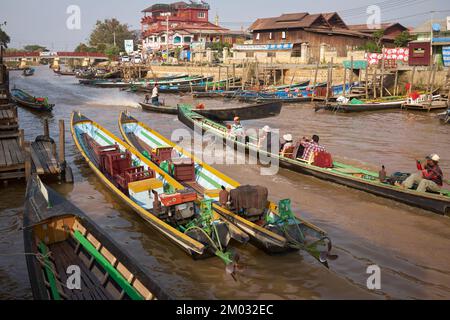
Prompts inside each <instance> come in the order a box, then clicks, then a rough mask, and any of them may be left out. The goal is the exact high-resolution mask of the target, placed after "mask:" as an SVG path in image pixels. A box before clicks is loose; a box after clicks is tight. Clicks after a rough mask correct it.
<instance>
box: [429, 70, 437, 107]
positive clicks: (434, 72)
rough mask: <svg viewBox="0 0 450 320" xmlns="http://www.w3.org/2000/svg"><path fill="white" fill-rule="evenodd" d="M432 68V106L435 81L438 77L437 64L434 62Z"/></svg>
mask: <svg viewBox="0 0 450 320" xmlns="http://www.w3.org/2000/svg"><path fill="white" fill-rule="evenodd" d="M432 69H433V71H432V76H431V83H430V106H431V104H432V103H433V91H434V81H435V79H436V71H437V66H436V64H435V63H433V68H432Z"/></svg>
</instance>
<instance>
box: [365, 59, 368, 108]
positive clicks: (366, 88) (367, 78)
mask: <svg viewBox="0 0 450 320" xmlns="http://www.w3.org/2000/svg"><path fill="white" fill-rule="evenodd" d="M365 76H366V84H365V86H366V99H367V100H368V99H369V62H367V65H366V75H365Z"/></svg>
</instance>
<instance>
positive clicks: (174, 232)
mask: <svg viewBox="0 0 450 320" xmlns="http://www.w3.org/2000/svg"><path fill="white" fill-rule="evenodd" d="M74 114H75V113H72V118H71V122H70V130H71V133H72V138H73V140H74V141H75V145H76V146H77V148H78V150H79V151H80V153H81V154H82V156H83V157H84V159H85V160H86V162H87V163H88V164H89V166H90V167H91V169H92V170H93V171H94V172H95V174H96V175H97V177H98V178H99V179H100V180H101V181H102V182H103V183H104V184H105V185H106V186H107V187H108V188H109V189H110V190H111V191H113V192H114V193H115V194H116V195H117V196H119V197H120V198H121V199H122V200H123V201H125V202H126V203H127V204H128V205H129V206H130V207H131V208H133V210H135V211H136V212H138V213H139V214H140V215H141V216H143V217H145V219H146V220H148V221H149V222H150V223H152V224H154V225H155V227H157V228H159V229H161V230H167V231H169V232H170V234H168V236H170V237H171V238H172V239H173V240H174V241H176V242H179V243H181V242H180V241H179V239H177V237H178V238H181V239H183V240H184V241H185V242H187V243H189V245H190V246H192V248H193V250H194V251H195V252H196V253H198V254H202V253H203V251H204V249H205V246H204V245H203V244H201V243H200V242H198V241H196V240H194V239H192V238H191V237H189V236H187V235H185V234H184V233H182V232H180V231H178V230H177V229H175V228H173V227H172V226H170V225H168V224H167V223H165V222H163V221H162V220H160V219H158V218H157V217H155V216H154V215H153V214H151V213H150V212H148V211H147V210H145V209H143V208H142V207H140V206H138V205H137V204H136V203H135V202H134V201H132V200H131V199H130V198H128V197H127V196H125V195H124V194H123V193H122V192H120V190H119V189H117V188H116V186H115V185H114V184H112V183H111V182H110V181H109V180H108V179H106V177H105V176H104V175H103V173H102V172H101V171H100V170H98V168H97V167H96V166H95V165H94V164H93V163H92V162H91V160H90V159H89V157H88V156H87V155H86V153H85V152H84V150H83V148H82V147H81V145H80V143H79V141H78V139H77V136H76V133H75V128H74V123H73V116H74ZM80 123H90V124H91V125H93V126H95V127H97V128H99V129H100V130H103V131H104V132H105V133H106V134H108V135H109V137H110V138H112V139H114V140H115V141H117V142H118V143H120V144H122V145H123V146H125V147H126V148H127V149H128V150H129V151H130V152H131V153H133V155H135V156H138V157H139V159H141V160H142V161H144V162H145V164H147V165H148V166H149V167H151V168H152V169H153V167H156V166H155V165H154V164H153V163H150V161H149V160H147V159H145V158H144V157H141V156H140V153H139V152H138V151H137V150H135V149H134V148H132V147H131V146H129V145H128V144H127V143H125V142H124V141H121V140H119V139H118V138H116V137H115V136H114V135H113V134H112V133H111V132H109V131H108V130H106V129H104V128H102V127H101V126H100V125H98V124H97V123H95V122H94V121H92V120H90V121H80V122H78V123H77V124H80ZM158 169H159V168H158ZM159 170H160V169H159ZM160 171H162V170H160ZM161 174H163V175H164V176H165V177H166V174H165V172H162V173H161ZM172 180H173V179H172V178H170V179H167V181H168V182H170V183H172ZM174 185H175V186H180V187H179V188H178V187H177V189H178V190H182V189H184V187H183V186H182V185H180V184H179V183H178V182H176V183H174ZM184 247H185V246H184ZM185 248H186V247H185ZM187 249H188V248H187Z"/></svg>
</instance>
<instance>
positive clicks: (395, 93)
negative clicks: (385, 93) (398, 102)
mask: <svg viewBox="0 0 450 320" xmlns="http://www.w3.org/2000/svg"><path fill="white" fill-rule="evenodd" d="M394 96H398V69H397V70H396V71H395V81H394Z"/></svg>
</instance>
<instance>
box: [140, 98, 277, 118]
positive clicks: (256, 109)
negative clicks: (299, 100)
mask: <svg viewBox="0 0 450 320" xmlns="http://www.w3.org/2000/svg"><path fill="white" fill-rule="evenodd" d="M139 104H140V105H141V107H142V109H143V110H146V111H151V112H156V113H167V114H177V112H178V111H177V110H178V109H177V107H171V106H154V105H152V104H148V103H143V102H141V103H139ZM185 106H186V107H190V108H193V107H192V106H190V105H185ZM281 107H282V104H281V103H279V102H270V103H262V104H254V105H249V106H243V107H226V108H217V109H195V111H196V112H198V113H200V114H201V115H203V116H205V117H207V118H210V119H213V120H216V121H231V120H233V119H234V117H240V118H241V120H252V119H263V118H269V117H275V116H277V115H279V114H280V112H281Z"/></svg>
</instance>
